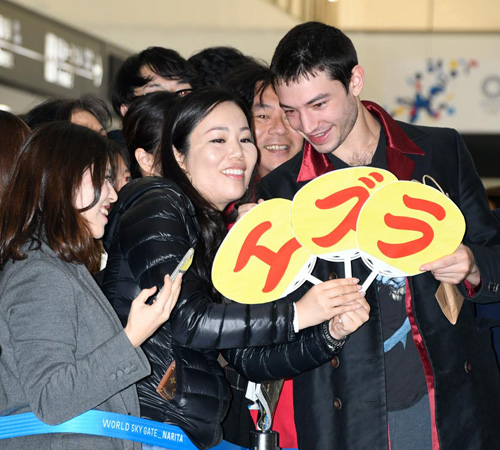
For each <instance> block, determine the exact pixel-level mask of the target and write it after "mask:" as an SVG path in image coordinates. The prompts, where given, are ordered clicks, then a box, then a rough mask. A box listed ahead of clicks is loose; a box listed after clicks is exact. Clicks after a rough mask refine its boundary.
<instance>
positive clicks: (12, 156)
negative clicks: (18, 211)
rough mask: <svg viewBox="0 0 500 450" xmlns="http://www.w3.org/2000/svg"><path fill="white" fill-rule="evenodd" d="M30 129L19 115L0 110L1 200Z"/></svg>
mask: <svg viewBox="0 0 500 450" xmlns="http://www.w3.org/2000/svg"><path fill="white" fill-rule="evenodd" d="M29 132H30V129H29V127H28V125H26V123H25V122H24V121H23V120H21V119H20V118H19V117H17V116H15V115H14V114H11V113H10V112H7V111H0V202H1V200H2V197H3V195H2V194H3V192H4V191H5V189H6V188H7V186H8V184H9V181H10V178H11V176H12V172H13V171H14V168H15V166H16V163H17V160H18V159H19V152H20V149H21V145H22V144H23V142H24V140H25V139H26V136H28V133H29Z"/></svg>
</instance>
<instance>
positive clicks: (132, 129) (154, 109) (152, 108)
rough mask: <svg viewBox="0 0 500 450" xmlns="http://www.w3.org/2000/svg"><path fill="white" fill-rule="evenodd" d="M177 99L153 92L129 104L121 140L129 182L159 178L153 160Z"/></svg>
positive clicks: (169, 94)
mask: <svg viewBox="0 0 500 450" xmlns="http://www.w3.org/2000/svg"><path fill="white" fill-rule="evenodd" d="M177 98H178V96H177V95H175V94H173V93H171V92H166V91H165V92H153V93H151V94H149V95H146V96H142V97H137V98H136V99H134V100H133V101H132V103H131V104H130V107H129V108H128V110H127V113H126V114H125V116H124V118H123V137H124V140H125V142H126V145H127V150H128V155H129V159H130V174H131V177H132V179H135V178H140V177H144V176H160V174H161V169H160V166H161V162H160V161H157V159H158V158H157V155H158V153H159V148H160V140H161V132H162V130H163V122H164V120H165V116H166V115H167V113H168V111H169V110H170V109H171V108H172V106H173V104H174V103H175V101H176V100H177Z"/></svg>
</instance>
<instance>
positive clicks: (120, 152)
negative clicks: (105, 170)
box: [109, 139, 132, 192]
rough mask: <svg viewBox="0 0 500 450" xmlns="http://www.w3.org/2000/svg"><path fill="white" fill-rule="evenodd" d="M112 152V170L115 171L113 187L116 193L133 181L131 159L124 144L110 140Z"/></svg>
mask: <svg viewBox="0 0 500 450" xmlns="http://www.w3.org/2000/svg"><path fill="white" fill-rule="evenodd" d="M109 147H110V151H111V153H112V154H113V158H112V160H111V169H112V171H113V187H114V188H115V191H116V192H120V189H121V188H122V187H123V186H125V185H126V184H127V183H128V182H129V181H130V180H131V179H132V177H131V174H130V159H129V154H128V151H127V148H126V146H125V144H124V143H123V142H120V141H116V140H112V139H109Z"/></svg>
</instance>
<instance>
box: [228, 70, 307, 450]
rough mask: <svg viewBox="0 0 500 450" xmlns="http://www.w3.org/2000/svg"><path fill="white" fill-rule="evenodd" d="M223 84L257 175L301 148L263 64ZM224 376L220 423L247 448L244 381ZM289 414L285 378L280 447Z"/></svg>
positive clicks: (290, 442)
mask: <svg viewBox="0 0 500 450" xmlns="http://www.w3.org/2000/svg"><path fill="white" fill-rule="evenodd" d="M225 87H227V88H228V89H230V90H231V91H233V92H234V93H235V94H236V95H238V96H239V97H240V98H241V99H242V100H243V101H244V102H245V104H246V105H247V106H248V108H249V109H250V110H251V113H252V128H253V133H254V137H255V145H256V147H257V149H258V150H259V160H258V163H257V174H258V176H259V178H262V177H264V176H266V175H267V174H268V173H269V172H271V171H272V170H274V169H275V168H276V167H278V166H280V165H281V164H283V163H284V162H285V161H288V160H289V159H290V158H292V157H293V156H295V155H296V154H297V153H299V152H300V151H301V150H302V145H303V142H304V138H303V137H302V136H301V135H300V134H298V133H297V132H296V131H295V130H294V129H293V128H292V127H291V126H290V124H289V123H288V120H287V118H286V116H285V112H284V111H283V110H282V109H281V106H280V104H279V100H278V96H277V95H276V93H275V92H274V88H273V85H272V79H271V72H270V70H269V68H268V67H267V66H265V65H264V64H260V63H257V62H256V61H253V62H249V63H246V64H243V65H241V66H240V67H238V68H236V69H235V70H234V72H232V73H231V74H230V76H229V77H228V78H227V80H226V82H225ZM249 206H251V205H240V207H239V208H238V212H239V213H240V216H241V215H242V214H244V212H245V211H246V210H247V208H248V207H249ZM226 375H227V378H228V381H229V383H230V385H231V388H232V389H233V402H232V403H231V406H230V410H229V413H228V415H227V417H226V419H225V421H224V422H223V427H224V433H225V436H226V439H227V440H228V441H230V442H232V443H234V444H237V445H240V446H243V447H248V446H250V441H249V437H250V434H249V430H251V429H255V426H254V422H253V421H252V420H251V419H250V412H249V410H248V406H249V401H248V400H247V399H246V398H245V392H246V388H247V380H245V378H244V377H242V376H241V375H239V374H238V373H235V371H234V369H232V368H231V367H230V366H227V367H226ZM253 412H254V411H252V413H253ZM293 416H294V411H293V391H292V381H291V380H285V382H284V384H283V388H282V392H281V395H280V400H279V402H278V405H277V407H276V412H275V415H274V418H273V430H274V431H276V432H278V433H279V436H280V446H282V447H286V448H296V447H297V437H296V432H295V426H294V420H293ZM254 419H255V417H254Z"/></svg>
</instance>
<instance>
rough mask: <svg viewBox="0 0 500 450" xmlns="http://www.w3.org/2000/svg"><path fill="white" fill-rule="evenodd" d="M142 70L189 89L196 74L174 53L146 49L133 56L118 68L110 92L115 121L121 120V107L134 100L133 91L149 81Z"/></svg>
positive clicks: (160, 48)
mask: <svg viewBox="0 0 500 450" xmlns="http://www.w3.org/2000/svg"><path fill="white" fill-rule="evenodd" d="M143 67H149V68H150V69H151V71H153V72H154V73H156V74H157V75H159V76H160V77H163V78H170V79H173V80H179V81H181V82H183V83H189V84H191V85H193V83H194V82H195V80H196V71H195V70H194V68H193V66H192V65H191V64H190V63H189V62H188V61H186V60H185V59H184V58H183V57H182V56H181V55H179V53H177V52H176V51H175V50H172V49H169V48H163V47H149V48H147V49H146V50H143V51H142V52H140V53H137V54H136V55H132V56H130V57H129V58H127V59H126V60H125V62H124V63H123V64H122V66H121V67H120V70H119V71H118V73H117V74H116V77H115V81H114V83H113V87H112V90H111V102H112V104H113V109H114V110H115V112H116V114H118V117H121V112H120V106H121V105H129V104H130V102H131V101H132V100H133V99H134V97H135V95H134V90H135V89H136V88H138V87H141V86H144V85H145V84H146V83H147V82H148V81H149V79H147V78H144V77H143V76H141V69H142V68H143Z"/></svg>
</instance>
